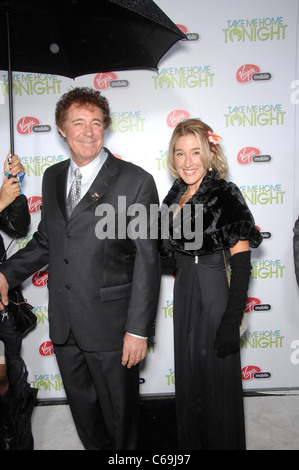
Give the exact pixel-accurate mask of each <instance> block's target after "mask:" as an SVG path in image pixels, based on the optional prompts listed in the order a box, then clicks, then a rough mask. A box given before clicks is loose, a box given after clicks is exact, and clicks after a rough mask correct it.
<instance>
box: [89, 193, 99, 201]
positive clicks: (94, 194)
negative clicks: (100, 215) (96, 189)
mask: <svg viewBox="0 0 299 470" xmlns="http://www.w3.org/2000/svg"><path fill="white" fill-rule="evenodd" d="M99 198H100V196H99V195H98V193H93V194H92V196H91V199H92V200H93V201H94V202H95V201H97V200H98V199H99Z"/></svg>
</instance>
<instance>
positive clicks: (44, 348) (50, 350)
mask: <svg viewBox="0 0 299 470" xmlns="http://www.w3.org/2000/svg"><path fill="white" fill-rule="evenodd" d="M39 353H40V355H41V356H52V355H53V354H54V347H53V343H52V342H51V341H45V342H44V343H42V344H41V345H40V347H39Z"/></svg>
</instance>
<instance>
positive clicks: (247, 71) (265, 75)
mask: <svg viewBox="0 0 299 470" xmlns="http://www.w3.org/2000/svg"><path fill="white" fill-rule="evenodd" d="M271 78H272V75H271V73H269V72H261V69H260V68H259V67H258V66H257V65H254V64H244V65H241V67H239V68H238V70H237V73H236V79H237V81H238V82H239V83H248V82H251V81H255V82H259V81H263V80H270V79H271Z"/></svg>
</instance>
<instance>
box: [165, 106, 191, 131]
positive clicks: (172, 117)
mask: <svg viewBox="0 0 299 470" xmlns="http://www.w3.org/2000/svg"><path fill="white" fill-rule="evenodd" d="M189 117H190V114H189V113H188V111H184V110H181V109H175V110H174V111H171V113H169V114H168V116H167V125H168V126H169V127H176V126H177V125H178V124H179V122H181V121H183V120H184V119H188V118H189Z"/></svg>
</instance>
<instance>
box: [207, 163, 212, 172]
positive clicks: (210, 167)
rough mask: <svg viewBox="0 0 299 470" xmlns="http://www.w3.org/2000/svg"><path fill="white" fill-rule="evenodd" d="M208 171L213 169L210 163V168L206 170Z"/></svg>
mask: <svg viewBox="0 0 299 470" xmlns="http://www.w3.org/2000/svg"><path fill="white" fill-rule="evenodd" d="M208 170H209V171H212V170H213V167H212V164H211V163H210V166H209V168H208Z"/></svg>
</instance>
